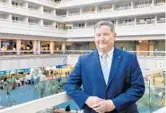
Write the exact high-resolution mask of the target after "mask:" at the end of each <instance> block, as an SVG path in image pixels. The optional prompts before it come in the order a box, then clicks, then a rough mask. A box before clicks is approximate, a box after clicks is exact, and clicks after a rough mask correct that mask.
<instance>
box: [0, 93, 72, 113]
mask: <svg viewBox="0 0 166 113" xmlns="http://www.w3.org/2000/svg"><path fill="white" fill-rule="evenodd" d="M69 100H70V98H69V97H68V96H67V95H66V93H65V92H62V93H59V94H55V95H51V96H48V97H45V98H41V99H38V100H33V101H30V102H27V103H24V104H20V105H16V106H12V107H9V108H6V109H3V110H0V113H25V111H26V113H36V112H39V111H41V110H43V109H46V108H50V107H52V106H55V105H58V104H61V103H64V102H67V101H69Z"/></svg>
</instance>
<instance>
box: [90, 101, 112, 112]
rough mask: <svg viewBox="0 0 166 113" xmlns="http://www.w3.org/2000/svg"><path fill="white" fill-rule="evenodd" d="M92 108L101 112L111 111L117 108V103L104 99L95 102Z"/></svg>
mask: <svg viewBox="0 0 166 113" xmlns="http://www.w3.org/2000/svg"><path fill="white" fill-rule="evenodd" d="M92 109H93V110H95V111H96V112H99V113H105V112H111V111H113V110H114V109H115V105H114V103H113V102H112V100H104V101H101V102H98V103H97V104H94V105H93V106H92Z"/></svg>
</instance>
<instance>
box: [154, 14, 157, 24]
mask: <svg viewBox="0 0 166 113" xmlns="http://www.w3.org/2000/svg"><path fill="white" fill-rule="evenodd" d="M154 24H155V25H156V24H157V15H155V17H154Z"/></svg>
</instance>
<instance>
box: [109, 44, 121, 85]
mask: <svg viewBox="0 0 166 113" xmlns="http://www.w3.org/2000/svg"><path fill="white" fill-rule="evenodd" d="M121 59H122V56H121V55H120V50H119V49H117V48H116V47H115V48H114V53H113V59H112V65H111V69H110V75H109V79H108V84H107V88H108V87H109V85H110V84H111V82H112V79H113V77H114V75H115V73H116V71H117V69H118V66H119V63H120V60H121Z"/></svg>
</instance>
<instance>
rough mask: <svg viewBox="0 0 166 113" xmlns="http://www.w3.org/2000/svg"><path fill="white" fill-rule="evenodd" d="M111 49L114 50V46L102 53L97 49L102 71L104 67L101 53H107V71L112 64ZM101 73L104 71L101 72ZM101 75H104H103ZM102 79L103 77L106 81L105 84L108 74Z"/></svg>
mask: <svg viewBox="0 0 166 113" xmlns="http://www.w3.org/2000/svg"><path fill="white" fill-rule="evenodd" d="M113 51H114V47H113V48H112V50H111V51H109V52H108V53H102V52H100V51H98V53H99V58H100V64H101V68H102V71H103V68H104V66H103V65H105V64H104V61H103V55H104V54H107V55H108V57H107V59H106V60H107V64H108V67H109V72H110V69H111V65H112V57H113ZM103 73H104V72H103ZM109 74H110V73H109ZM103 76H105V75H103ZM104 79H105V82H106V84H107V82H108V79H109V76H108V77H104Z"/></svg>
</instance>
